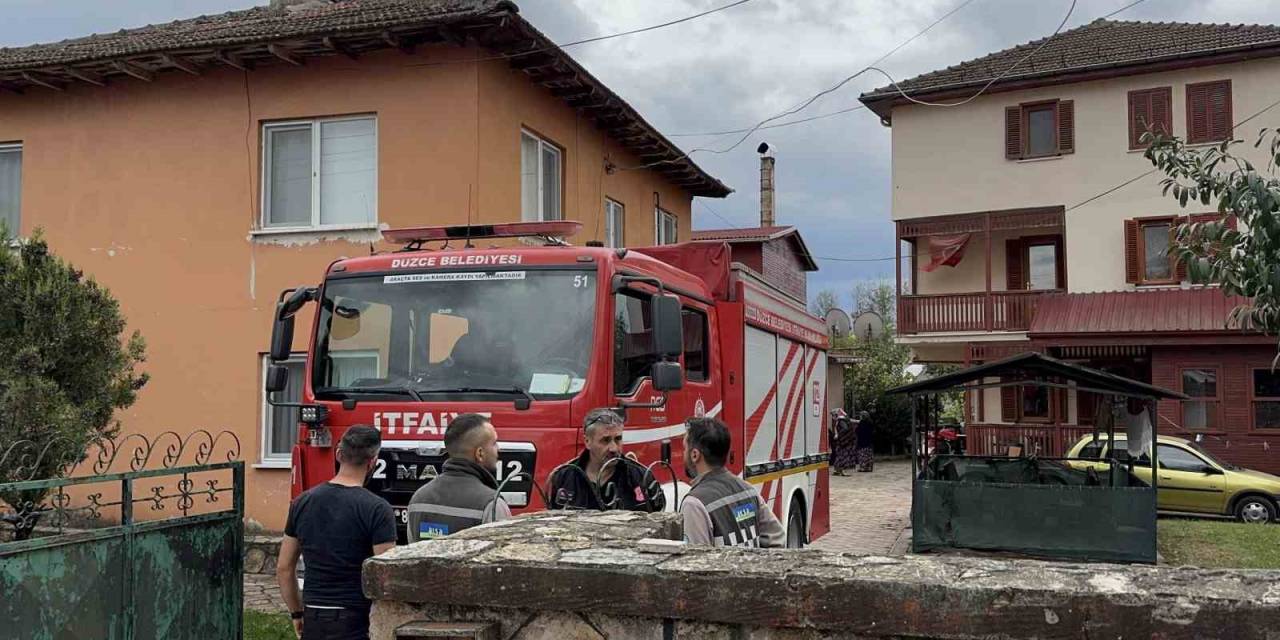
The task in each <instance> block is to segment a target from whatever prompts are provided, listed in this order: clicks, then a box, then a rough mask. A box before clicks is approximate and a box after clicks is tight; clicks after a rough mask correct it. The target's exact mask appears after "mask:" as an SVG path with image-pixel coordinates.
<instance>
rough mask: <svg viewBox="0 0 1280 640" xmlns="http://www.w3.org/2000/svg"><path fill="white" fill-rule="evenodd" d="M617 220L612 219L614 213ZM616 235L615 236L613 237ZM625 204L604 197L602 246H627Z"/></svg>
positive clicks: (616, 247)
mask: <svg viewBox="0 0 1280 640" xmlns="http://www.w3.org/2000/svg"><path fill="white" fill-rule="evenodd" d="M615 213H616V214H617V220H616V221H615V220H614V214H615ZM614 236H617V237H614ZM626 243H627V205H624V204H622V203H621V202H618V201H617V200H614V199H613V198H609V197H606V198H605V199H604V246H606V247H609V248H611V249H621V248H622V247H625V246H627V245H626Z"/></svg>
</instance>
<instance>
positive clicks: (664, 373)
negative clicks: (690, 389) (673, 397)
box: [652, 362, 684, 391]
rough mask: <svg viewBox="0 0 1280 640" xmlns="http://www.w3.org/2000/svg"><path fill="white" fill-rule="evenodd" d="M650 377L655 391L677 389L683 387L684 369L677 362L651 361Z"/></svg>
mask: <svg viewBox="0 0 1280 640" xmlns="http://www.w3.org/2000/svg"><path fill="white" fill-rule="evenodd" d="M652 378H653V388H654V390H656V391H679V390H680V389H681V388H682V387H684V370H683V369H682V368H681V367H680V363H679V362H655V363H653V375H652Z"/></svg>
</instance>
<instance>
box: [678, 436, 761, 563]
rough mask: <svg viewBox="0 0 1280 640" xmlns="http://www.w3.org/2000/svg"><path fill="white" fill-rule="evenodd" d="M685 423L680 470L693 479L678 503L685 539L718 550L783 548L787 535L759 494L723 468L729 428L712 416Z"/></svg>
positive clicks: (728, 445) (728, 443)
mask: <svg viewBox="0 0 1280 640" xmlns="http://www.w3.org/2000/svg"><path fill="white" fill-rule="evenodd" d="M685 424H686V425H687V427H688V431H687V432H686V433H685V436H684V464H685V471H686V472H687V473H688V474H689V476H690V477H691V478H694V480H693V484H692V486H691V487H690V488H689V494H688V495H687V496H685V498H684V501H683V502H681V503H680V513H681V514H683V515H684V537H685V540H686V541H688V542H689V543H690V544H706V545H714V546H717V547H771V548H772V547H781V546H783V545H785V544H786V542H787V533H786V531H785V530H783V528H782V523H781V522H778V518H777V517H775V516H774V515H773V512H772V511H770V510H769V505H767V504H765V501H764V499H763V498H761V497H760V491H759V490H758V489H756V488H755V487H754V486H752V485H750V484H748V483H747V482H746V481H745V480H743V479H742V478H739V477H738V476H736V475H733V474H732V473H729V472H728V471H727V470H725V468H724V463H725V460H726V459H727V458H728V457H729V447H730V441H729V429H728V427H726V426H725V425H724V423H723V422H720V421H719V420H716V419H715V418H690V419H689V420H687V421H686V422H685Z"/></svg>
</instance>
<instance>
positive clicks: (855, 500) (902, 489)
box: [813, 460, 911, 555]
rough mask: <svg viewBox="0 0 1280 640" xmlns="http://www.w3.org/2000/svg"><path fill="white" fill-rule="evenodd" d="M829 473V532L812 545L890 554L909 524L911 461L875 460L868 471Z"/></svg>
mask: <svg viewBox="0 0 1280 640" xmlns="http://www.w3.org/2000/svg"><path fill="white" fill-rule="evenodd" d="M847 473H848V474H849V475H848V476H843V477H842V476H831V532H830V533H828V534H827V535H825V536H822V538H820V539H818V541H817V542H814V543H813V548H815V549H825V550H827V551H843V552H848V553H858V554H869V555H870V554H874V555H890V554H892V553H894V551H895V549H894V546H895V545H897V546H898V547H900V548H899V549H898V552H899V553H901V552H902V549H901V547H903V546H904V545H905V543H906V540H905V539H903V540H901V541H899V538H900V537H903V532H904V531H905V530H906V528H907V527H908V526H909V525H910V524H911V461H910V460H892V461H884V462H876V470H875V471H872V472H870V473H856V472H853V471H849V472H847Z"/></svg>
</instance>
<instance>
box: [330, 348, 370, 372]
mask: <svg viewBox="0 0 1280 640" xmlns="http://www.w3.org/2000/svg"><path fill="white" fill-rule="evenodd" d="M329 357H330V358H333V359H334V360H342V359H344V358H348V359H357V358H373V369H374V370H375V371H378V372H381V371H382V353H381V352H379V351H378V350H377V349H347V350H343V351H330V352H329Z"/></svg>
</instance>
